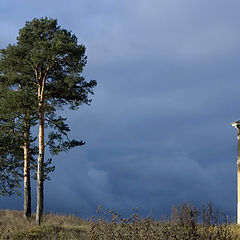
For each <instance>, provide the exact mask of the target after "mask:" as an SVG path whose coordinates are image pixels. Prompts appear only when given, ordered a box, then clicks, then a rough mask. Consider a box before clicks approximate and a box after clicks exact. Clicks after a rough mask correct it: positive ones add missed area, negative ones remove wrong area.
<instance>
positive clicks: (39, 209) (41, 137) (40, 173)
mask: <svg viewBox="0 0 240 240" xmlns="http://www.w3.org/2000/svg"><path fill="white" fill-rule="evenodd" d="M38 138H39V153H38V169H37V210H36V222H37V223H38V224H39V225H40V224H41V221H42V216H43V197H44V195H43V181H44V179H43V172H44V103H43V101H41V102H40V103H39V135H38Z"/></svg>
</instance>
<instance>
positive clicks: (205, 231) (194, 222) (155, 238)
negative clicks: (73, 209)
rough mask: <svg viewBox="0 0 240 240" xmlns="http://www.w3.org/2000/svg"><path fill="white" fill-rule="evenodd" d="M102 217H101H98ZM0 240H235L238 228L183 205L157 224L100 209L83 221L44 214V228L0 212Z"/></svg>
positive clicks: (215, 215) (16, 213) (209, 211)
mask: <svg viewBox="0 0 240 240" xmlns="http://www.w3.org/2000/svg"><path fill="white" fill-rule="evenodd" d="M98 216H101V217H98ZM0 239H4V240H5V239H11V240H28V239H29V240H30V239H45V240H76V239H78V240H79V239H80V240H208V239H209V240H238V239H240V227H239V226H237V225H236V224H231V223H230V222H229V219H228V218H227V217H226V216H225V215H223V214H221V213H220V212H218V211H216V210H213V209H212V206H211V205H208V206H207V207H204V206H203V207H202V208H201V210H198V209H197V208H195V207H194V206H192V205H190V204H188V203H185V204H183V205H182V206H180V207H174V208H173V211H172V216H171V217H165V218H163V219H161V220H160V221H155V220H154V219H151V218H141V217H140V216H139V215H138V214H137V213H136V212H133V213H132V215H131V216H130V217H129V218H123V217H122V216H121V215H119V214H117V213H115V212H114V211H112V210H102V209H101V208H99V210H98V214H97V217H94V218H93V219H92V220H91V221H86V220H83V219H81V218H78V217H76V216H60V215H55V214H46V215H44V218H43V224H42V225H41V226H38V225H36V224H35V218H34V216H33V217H32V218H31V219H30V220H26V219H24V218H23V212H21V211H14V210H0Z"/></svg>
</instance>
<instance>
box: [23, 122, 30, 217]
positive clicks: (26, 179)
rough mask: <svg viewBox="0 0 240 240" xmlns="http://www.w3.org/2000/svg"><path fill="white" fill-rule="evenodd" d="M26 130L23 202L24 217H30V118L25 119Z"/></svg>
mask: <svg viewBox="0 0 240 240" xmlns="http://www.w3.org/2000/svg"><path fill="white" fill-rule="evenodd" d="M25 127H26V129H25V132H24V147H23V151H24V204H23V209H24V210H23V211H24V217H25V218H30V217H31V176H30V151H29V148H30V144H29V137H30V124H29V120H28V119H26V120H25Z"/></svg>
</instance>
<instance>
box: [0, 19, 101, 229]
mask: <svg viewBox="0 0 240 240" xmlns="http://www.w3.org/2000/svg"><path fill="white" fill-rule="evenodd" d="M2 61H3V62H4V66H5V70H6V71H5V74H7V75H8V76H13V77H12V79H13V80H14V82H15V84H17V83H18V80H17V79H18V76H20V77H19V81H23V82H24V83H26V86H27V88H30V89H32V90H33V91H35V97H36V98H35V99H37V104H36V107H37V111H38V125H39V130H38V166H37V210H36V221H37V222H38V223H39V224H40V223H41V219H42V214H43V197H44V196H43V193H44V192H43V186H44V185H43V183H44V166H45V163H44V154H45V147H46V145H47V144H49V146H50V151H51V152H52V153H53V154H54V153H58V152H59V151H66V150H69V149H70V148H72V147H75V146H81V145H83V144H84V142H82V141H76V140H72V141H70V140H68V139H67V141H63V138H64V136H66V137H67V132H69V131H70V129H69V127H68V125H67V124H66V123H65V120H66V119H64V118H63V117H61V116H60V117H55V114H56V112H57V110H59V109H64V107H65V106H68V107H69V108H70V109H72V110H76V109H78V107H79V106H80V105H82V104H90V102H91V100H90V99H89V94H93V92H92V89H93V87H95V86H96V81H95V80H91V81H89V82H87V81H86V80H85V78H84V77H83V76H82V75H81V73H82V71H83V67H84V66H85V64H86V63H87V58H86V56H85V46H84V45H78V42H77V37H76V36H75V35H74V34H72V33H71V31H68V30H66V29H62V28H60V26H58V25H57V20H56V19H48V18H41V19H33V20H32V21H31V22H26V25H25V27H23V28H22V29H20V31H19V37H18V39H17V43H16V44H15V45H9V46H8V47H7V48H6V49H4V50H2ZM7 66H8V67H7ZM16 66H17V67H16ZM20 66H21V67H20ZM19 67H20V68H19ZM34 103H35V101H34ZM47 116H48V119H47V118H46V117H47ZM46 125H49V126H50V127H52V128H54V129H55V131H54V132H52V133H51V134H50V136H49V139H48V140H49V141H47V142H46V139H45V127H46ZM57 142H58V143H59V142H60V145H59V146H58V145H57V144H56V143H57Z"/></svg>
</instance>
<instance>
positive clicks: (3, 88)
mask: <svg viewBox="0 0 240 240" xmlns="http://www.w3.org/2000/svg"><path fill="white" fill-rule="evenodd" d="M3 73H4V72H3ZM0 80H1V81H0V98H1V101H0V109H1V113H0V138H1V140H2V144H4V146H5V147H4V148H3V149H2V151H1V153H2V155H3V157H2V163H1V167H2V172H4V171H5V170H6V166H5V165H4V162H6V160H7V159H9V161H8V164H10V165H9V166H15V165H16V166H18V168H17V169H18V170H20V168H19V167H20V166H22V167H23V171H22V169H21V172H22V174H21V175H23V178H24V217H26V218H29V217H31V181H30V178H31V175H30V162H31V161H33V156H34V153H36V151H34V149H36V147H35V146H34V139H33V138H32V136H31V127H32V126H34V125H35V124H36V119H37V118H36V117H37V115H36V108H35V109H34V104H33V102H32V101H33V100H34V98H33V95H32V94H31V91H30V90H31V89H26V86H24V82H19V83H18V85H14V84H13V83H12V80H11V78H6V77H4V78H3V77H2V78H1V79H0ZM34 118H35V120H34ZM9 138H11V139H12V140H11V142H12V144H10V142H9V141H8V139H9ZM10 159H11V161H10ZM10 169H11V171H12V172H13V173H14V176H15V180H16V183H17V184H18V186H19V182H20V179H19V177H20V176H21V175H20V173H18V174H17V172H16V171H14V170H15V168H10ZM19 172H20V171H19ZM9 174H10V175H11V172H10V171H9ZM12 181H14V178H12Z"/></svg>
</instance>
